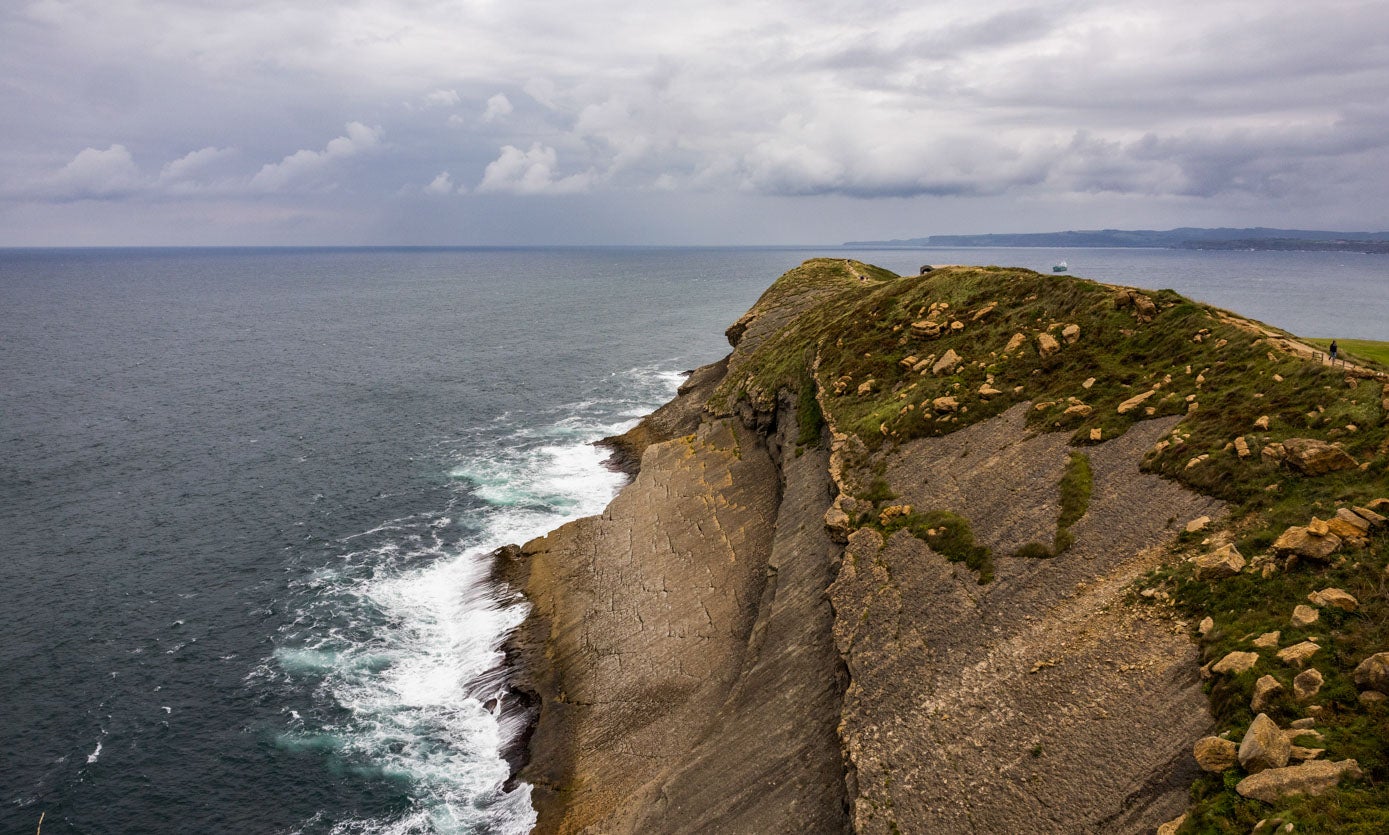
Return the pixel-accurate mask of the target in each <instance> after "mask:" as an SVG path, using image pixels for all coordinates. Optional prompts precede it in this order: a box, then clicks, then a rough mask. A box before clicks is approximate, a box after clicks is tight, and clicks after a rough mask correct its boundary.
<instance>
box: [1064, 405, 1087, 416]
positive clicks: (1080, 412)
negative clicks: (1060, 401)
mask: <svg viewBox="0 0 1389 835" xmlns="http://www.w3.org/2000/svg"><path fill="white" fill-rule="evenodd" d="M1093 411H1095V410H1094V409H1092V408H1090V407H1089V406H1087V405H1085V404H1084V403H1077V404H1076V405H1074V406H1067V407H1066V411H1064V412H1062V413H1061V416H1062V417H1089V415H1090V413H1091V412H1093Z"/></svg>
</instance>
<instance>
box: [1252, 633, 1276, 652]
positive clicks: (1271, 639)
mask: <svg viewBox="0 0 1389 835" xmlns="http://www.w3.org/2000/svg"><path fill="white" fill-rule="evenodd" d="M1281 637H1283V633H1282V632H1278V631H1274V632H1265V633H1264V634H1262V635H1260V636H1259V637H1257V638H1255V639H1254V640H1253V641H1251V642H1250V643H1252V644H1253V645H1254V646H1256V647H1258V648H1259V649H1273V648H1275V647H1277V646H1278V639H1279V638H1281Z"/></svg>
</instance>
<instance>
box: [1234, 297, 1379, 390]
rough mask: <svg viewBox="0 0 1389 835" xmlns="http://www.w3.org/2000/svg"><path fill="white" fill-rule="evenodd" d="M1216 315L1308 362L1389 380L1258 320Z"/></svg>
mask: <svg viewBox="0 0 1389 835" xmlns="http://www.w3.org/2000/svg"><path fill="white" fill-rule="evenodd" d="M1218 315H1219V316H1220V319H1221V321H1223V322H1225V323H1227V324H1230V325H1234V326H1235V327H1237V328H1240V329H1242V330H1246V331H1249V332H1251V333H1257V334H1259V335H1261V336H1263V337H1264V338H1265V339H1267V340H1268V342H1269V344H1270V345H1272V346H1274V347H1275V348H1278V349H1279V350H1281V351H1283V352H1284V353H1287V354H1291V355H1293V356H1295V357H1301V358H1302V359H1305V360H1308V361H1309V362H1317V363H1321V364H1322V365H1333V364H1334V366H1335V367H1336V368H1338V369H1343V370H1344V371H1345V372H1346V373H1347V374H1350V375H1353V376H1356V377H1366V378H1370V379H1375V380H1389V374H1386V373H1385V372H1383V371H1378V370H1376V369H1373V368H1367V367H1366V366H1363V365H1356V364H1355V363H1353V362H1347V361H1346V360H1343V359H1338V360H1336V362H1335V363H1332V362H1331V358H1330V357H1328V356H1327V354H1326V352H1325V351H1323V350H1322V349H1321V348H1318V347H1316V346H1315V345H1308V344H1307V343H1305V342H1300V341H1298V340H1297V339H1296V338H1295V337H1291V336H1288V335H1287V334H1285V333H1282V332H1280V331H1276V330H1274V329H1273V328H1270V327H1268V326H1266V325H1262V324H1260V323H1258V322H1255V321H1252V320H1250V319H1245V318H1243V317H1240V316H1234V315H1232V314H1229V313H1226V312H1224V311H1219V312H1218Z"/></svg>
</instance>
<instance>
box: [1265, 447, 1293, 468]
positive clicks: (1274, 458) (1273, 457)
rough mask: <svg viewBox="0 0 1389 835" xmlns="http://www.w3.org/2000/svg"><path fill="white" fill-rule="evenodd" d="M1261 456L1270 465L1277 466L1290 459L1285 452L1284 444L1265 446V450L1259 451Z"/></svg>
mask: <svg viewBox="0 0 1389 835" xmlns="http://www.w3.org/2000/svg"><path fill="white" fill-rule="evenodd" d="M1259 455H1261V456H1262V457H1263V458H1264V459H1265V460H1267V461H1268V462H1269V463H1270V464H1277V463H1278V462H1280V461H1282V460H1283V459H1284V458H1287V457H1288V455H1287V453H1286V452H1285V451H1284V450H1283V445H1282V444H1265V445H1264V448H1263V449H1261V450H1259Z"/></svg>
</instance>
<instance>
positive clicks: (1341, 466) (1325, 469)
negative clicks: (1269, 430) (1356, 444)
mask: <svg viewBox="0 0 1389 835" xmlns="http://www.w3.org/2000/svg"><path fill="white" fill-rule="evenodd" d="M1283 450H1284V452H1286V453H1287V455H1288V463H1289V464H1291V465H1292V466H1293V467H1295V468H1296V469H1298V470H1299V471H1301V472H1302V473H1303V475H1309V476H1319V475H1325V474H1327V473H1334V472H1337V471H1339V470H1349V469H1353V468H1355V467H1358V466H1360V463H1359V462H1358V461H1356V460H1355V459H1354V458H1351V457H1350V455H1349V454H1347V453H1346V451H1345V450H1343V449H1341V448H1340V447H1338V446H1334V445H1332V444H1328V443H1327V442H1325V441H1319V440H1317V439H1315V438H1288V439H1287V440H1286V441H1284V442H1283Z"/></svg>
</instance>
